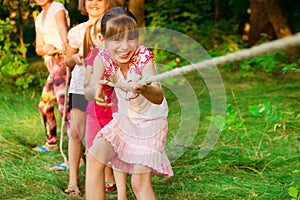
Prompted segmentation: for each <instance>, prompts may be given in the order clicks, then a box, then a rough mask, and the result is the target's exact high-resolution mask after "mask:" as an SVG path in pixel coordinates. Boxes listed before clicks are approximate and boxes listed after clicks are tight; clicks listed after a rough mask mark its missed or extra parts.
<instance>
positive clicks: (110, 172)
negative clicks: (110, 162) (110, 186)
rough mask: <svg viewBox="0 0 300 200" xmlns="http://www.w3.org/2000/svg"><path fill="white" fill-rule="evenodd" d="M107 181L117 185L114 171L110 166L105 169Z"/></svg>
mask: <svg viewBox="0 0 300 200" xmlns="http://www.w3.org/2000/svg"><path fill="white" fill-rule="evenodd" d="M105 181H107V182H109V183H115V178H114V172H113V169H112V168H111V167H109V166H106V167H105Z"/></svg>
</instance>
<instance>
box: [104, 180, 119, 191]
mask: <svg viewBox="0 0 300 200" xmlns="http://www.w3.org/2000/svg"><path fill="white" fill-rule="evenodd" d="M116 189H117V185H116V184H115V183H109V182H105V192H113V191H115V190H116Z"/></svg>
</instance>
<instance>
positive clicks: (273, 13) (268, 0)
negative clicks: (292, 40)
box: [264, 0, 292, 38]
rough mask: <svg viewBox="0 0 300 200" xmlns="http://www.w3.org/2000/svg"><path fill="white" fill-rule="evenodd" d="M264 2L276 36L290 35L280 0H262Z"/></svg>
mask: <svg viewBox="0 0 300 200" xmlns="http://www.w3.org/2000/svg"><path fill="white" fill-rule="evenodd" d="M264 4H265V9H266V11H267V15H268V18H269V20H270V22H271V24H272V27H273V30H274V32H275V34H276V37H277V38H284V37H287V36H291V35H292V31H291V29H290V27H289V25H288V23H287V19H286V16H284V15H283V13H282V10H281V5H280V0H264Z"/></svg>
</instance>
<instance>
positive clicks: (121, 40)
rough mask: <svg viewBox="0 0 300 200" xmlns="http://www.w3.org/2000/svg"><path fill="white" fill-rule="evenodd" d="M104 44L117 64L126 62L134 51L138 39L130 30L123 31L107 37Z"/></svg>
mask: <svg viewBox="0 0 300 200" xmlns="http://www.w3.org/2000/svg"><path fill="white" fill-rule="evenodd" d="M105 45H106V47H107V49H108V50H109V52H110V54H111V56H112V57H113V59H114V60H115V61H116V62H117V63H118V64H127V63H129V61H130V59H131V57H132V56H133V55H134V53H135V51H136V48H137V45H138V40H137V38H135V37H133V36H132V34H131V33H130V31H125V32H122V33H120V34H118V35H114V36H113V37H112V38H108V39H107V40H106V44H105Z"/></svg>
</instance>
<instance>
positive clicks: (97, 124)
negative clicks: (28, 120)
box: [83, 18, 127, 200]
mask: <svg viewBox="0 0 300 200" xmlns="http://www.w3.org/2000/svg"><path fill="white" fill-rule="evenodd" d="M100 22H101V19H100V18H99V20H97V22H96V23H95V25H91V26H89V27H88V28H87V30H86V33H85V39H84V43H83V45H84V46H83V47H84V48H83V55H84V57H85V58H86V59H85V64H86V76H85V90H86V93H87V94H90V93H92V94H93V95H87V96H86V98H87V99H88V106H87V110H86V115H87V120H86V151H88V150H89V148H90V147H91V145H92V142H93V140H94V138H95V136H96V135H97V133H98V132H99V131H100V130H101V129H102V128H103V127H104V126H105V125H106V124H107V123H109V122H110V121H111V120H112V112H114V111H116V108H115V107H108V108H102V107H100V106H98V105H97V104H96V102H95V99H94V95H95V94H94V92H93V91H95V86H96V85H97V81H98V79H99V75H100V74H99V73H97V72H98V71H99V70H98V69H99V67H98V66H93V64H94V60H95V57H96V56H97V55H98V52H99V49H101V46H102V44H101V41H100V43H98V44H97V42H96V41H97V40H96V37H99V34H100ZM98 41H99V40H98ZM89 90H92V91H90V92H89ZM104 90H105V94H106V96H107V101H108V102H111V96H112V95H113V91H114V90H113V88H111V87H109V86H106V87H105V88H104ZM115 105H116V104H115ZM114 174H115V178H116V180H117V182H116V183H115V180H114ZM116 187H117V188H118V199H119V200H126V199H127V196H126V174H125V173H123V172H119V171H115V172H113V170H112V168H111V167H109V166H106V168H105V191H106V192H112V191H114V190H115V189H116Z"/></svg>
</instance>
